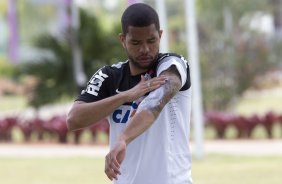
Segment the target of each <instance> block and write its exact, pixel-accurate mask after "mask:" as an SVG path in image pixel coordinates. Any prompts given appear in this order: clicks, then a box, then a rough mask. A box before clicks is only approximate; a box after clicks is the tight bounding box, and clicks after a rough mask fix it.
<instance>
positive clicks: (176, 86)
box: [105, 66, 181, 180]
mask: <svg viewBox="0 0 282 184" xmlns="http://www.w3.org/2000/svg"><path fill="white" fill-rule="evenodd" d="M162 75H164V76H166V78H167V81H166V83H165V84H164V85H162V86H161V87H160V88H158V89H156V90H155V91H153V92H151V93H150V94H149V95H148V96H147V97H146V98H145V99H144V100H143V101H142V102H141V104H140V105H139V107H138V109H137V112H136V114H135V115H134V116H133V117H132V119H131V120H130V121H129V122H128V126H127V127H126V128H125V130H124V131H123V133H122V134H121V135H120V136H119V139H118V141H117V143H116V144H115V146H114V147H113V149H111V150H110V152H109V153H108V154H107V156H106V161H105V173H106V175H107V177H108V178H109V179H110V180H113V179H116V180H117V179H118V175H120V174H122V173H121V172H120V170H119V169H120V165H121V163H122V161H123V160H124V158H125V153H126V147H127V145H128V144H129V143H130V142H131V141H132V140H134V139H135V138H136V137H138V136H139V135H141V134H142V133H143V132H144V131H146V130H147V129H148V128H150V126H151V125H152V124H153V123H154V121H155V120H156V119H157V117H158V116H159V114H160V112H161V111H162V109H163V107H164V106H165V105H166V104H167V103H168V102H169V100H170V99H171V98H172V97H173V96H174V95H175V94H176V93H177V92H178V91H179V90H180V88H181V79H180V76H179V73H178V71H177V70H176V68H175V66H172V67H170V68H169V69H168V70H166V71H164V72H162ZM152 96H154V97H156V98H152Z"/></svg>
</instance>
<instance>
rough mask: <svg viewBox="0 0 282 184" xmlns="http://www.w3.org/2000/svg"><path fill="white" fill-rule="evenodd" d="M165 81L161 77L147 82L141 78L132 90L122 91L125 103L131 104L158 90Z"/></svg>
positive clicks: (164, 78) (165, 78)
mask: <svg viewBox="0 0 282 184" xmlns="http://www.w3.org/2000/svg"><path fill="white" fill-rule="evenodd" d="M166 80H167V77H165V76H163V75H161V76H159V77H154V78H152V79H149V80H145V78H144V76H143V75H142V76H141V81H140V82H139V83H138V84H137V85H136V86H134V87H133V88H131V89H129V90H127V91H124V92H123V93H125V96H126V98H127V100H126V101H127V102H132V101H134V100H136V99H138V98H139V97H141V96H144V95H145V94H146V93H149V92H151V91H154V90H155V89H157V88H159V87H160V86H161V85H163V84H164V83H165V82H166Z"/></svg>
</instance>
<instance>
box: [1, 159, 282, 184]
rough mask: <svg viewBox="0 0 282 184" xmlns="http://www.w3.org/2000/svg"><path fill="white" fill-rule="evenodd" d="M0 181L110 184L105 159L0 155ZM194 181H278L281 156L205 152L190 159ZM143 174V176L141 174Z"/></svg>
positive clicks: (230, 183) (203, 183) (217, 183)
mask: <svg viewBox="0 0 282 184" xmlns="http://www.w3.org/2000/svg"><path fill="white" fill-rule="evenodd" d="M0 163H1V167H0V173H1V177H0V183H5V184H25V183H28V184H39V183H40V184H110V183H111V182H110V181H109V180H108V179H107V178H106V176H105V174H104V172H103V170H104V158H89V157H73V158H7V157H4V158H3V157H2V158H0ZM192 167H193V169H192V175H193V180H194V183H195V184H265V183H268V184H280V183H281V170H282V157H272V156H267V157H250V156H226V155H208V156H207V157H206V158H205V159H204V160H195V159H194V160H193V166H192ZM144 177H145V176H144Z"/></svg>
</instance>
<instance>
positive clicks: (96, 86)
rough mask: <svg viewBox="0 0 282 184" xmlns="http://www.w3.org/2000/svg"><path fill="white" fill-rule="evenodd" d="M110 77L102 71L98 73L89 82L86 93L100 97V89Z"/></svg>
mask: <svg viewBox="0 0 282 184" xmlns="http://www.w3.org/2000/svg"><path fill="white" fill-rule="evenodd" d="M108 77H109V76H108V75H107V74H104V73H103V72H102V70H100V71H98V72H97V73H96V74H95V75H94V76H93V77H92V78H91V80H90V81H89V84H88V86H87V88H86V92H87V93H89V94H92V95H94V96H98V92H99V90H100V87H101V86H102V83H103V82H104V81H105V79H106V78H108Z"/></svg>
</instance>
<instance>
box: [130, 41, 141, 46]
mask: <svg viewBox="0 0 282 184" xmlns="http://www.w3.org/2000/svg"><path fill="white" fill-rule="evenodd" d="M130 43H131V44H132V45H138V44H139V43H140V42H139V41H135V40H133V41H131V42H130Z"/></svg>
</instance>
